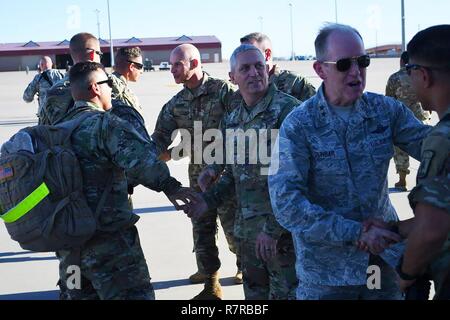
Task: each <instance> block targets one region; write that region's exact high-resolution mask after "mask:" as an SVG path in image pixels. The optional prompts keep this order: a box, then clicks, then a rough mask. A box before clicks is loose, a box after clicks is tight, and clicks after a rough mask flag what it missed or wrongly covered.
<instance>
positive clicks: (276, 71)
mask: <svg viewBox="0 0 450 320" xmlns="http://www.w3.org/2000/svg"><path fill="white" fill-rule="evenodd" d="M272 71H273V72H272ZM280 74H281V68H280V67H279V66H278V65H277V64H276V65H274V66H273V68H272V70H270V71H269V82H273V79H274V78H276V77H278V76H279V75H280Z"/></svg>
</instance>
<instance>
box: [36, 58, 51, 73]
mask: <svg viewBox="0 0 450 320" xmlns="http://www.w3.org/2000/svg"><path fill="white" fill-rule="evenodd" d="M39 67H40V68H41V71H42V72H43V71H46V70H49V69H51V68H52V67H53V62H52V59H51V58H50V57H49V56H43V57H42V58H41V60H39Z"/></svg>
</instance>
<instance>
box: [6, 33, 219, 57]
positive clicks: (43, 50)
mask: <svg viewBox="0 0 450 320" xmlns="http://www.w3.org/2000/svg"><path fill="white" fill-rule="evenodd" d="M183 43H191V44H193V45H195V46H196V47H198V48H199V49H202V48H217V47H219V48H220V47H222V44H221V42H220V40H219V39H218V38H217V37H216V36H186V35H182V36H181V37H180V36H178V37H164V38H137V37H131V38H128V39H115V40H113V45H114V48H122V47H130V46H138V47H140V48H141V49H142V50H171V49H173V48H174V47H176V46H178V45H180V44H183ZM100 47H101V48H102V51H105V52H109V47H110V44H109V40H104V39H100ZM68 53H69V41H68V40H67V39H64V40H59V41H47V42H38V41H32V40H30V41H28V42H23V43H4V44H1V43H0V56H16V55H40V54H68Z"/></svg>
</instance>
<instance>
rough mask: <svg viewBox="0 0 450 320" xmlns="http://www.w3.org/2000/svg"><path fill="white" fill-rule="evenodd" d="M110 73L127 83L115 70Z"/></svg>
mask: <svg viewBox="0 0 450 320" xmlns="http://www.w3.org/2000/svg"><path fill="white" fill-rule="evenodd" d="M112 75H113V76H115V77H116V78H118V79H119V80H120V81H122V82H125V83H127V79H126V78H125V77H124V76H123V75H121V74H120V73H118V72H117V71H114V72H113V73H112Z"/></svg>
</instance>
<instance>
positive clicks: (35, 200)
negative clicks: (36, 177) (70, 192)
mask: <svg viewBox="0 0 450 320" xmlns="http://www.w3.org/2000/svg"><path fill="white" fill-rule="evenodd" d="M49 194H50V190H49V189H48V187H47V185H46V184H45V183H42V184H41V185H40V186H39V187H38V188H37V189H36V190H34V191H33V192H32V193H30V195H29V196H28V197H26V198H25V199H23V200H22V201H21V202H20V203H19V204H18V205H17V206H15V207H14V208H12V209H11V210H9V211H8V212H7V213H5V214H3V215H0V218H2V219H3V220H4V221H5V222H6V223H13V222H16V221H17V220H19V219H20V218H22V217H23V216H24V215H26V214H27V213H28V212H30V211H31V210H32V209H33V208H34V207H36V206H37V205H38V204H39V203H40V202H41V201H42V200H44V199H45V197H47V196H48V195H49Z"/></svg>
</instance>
